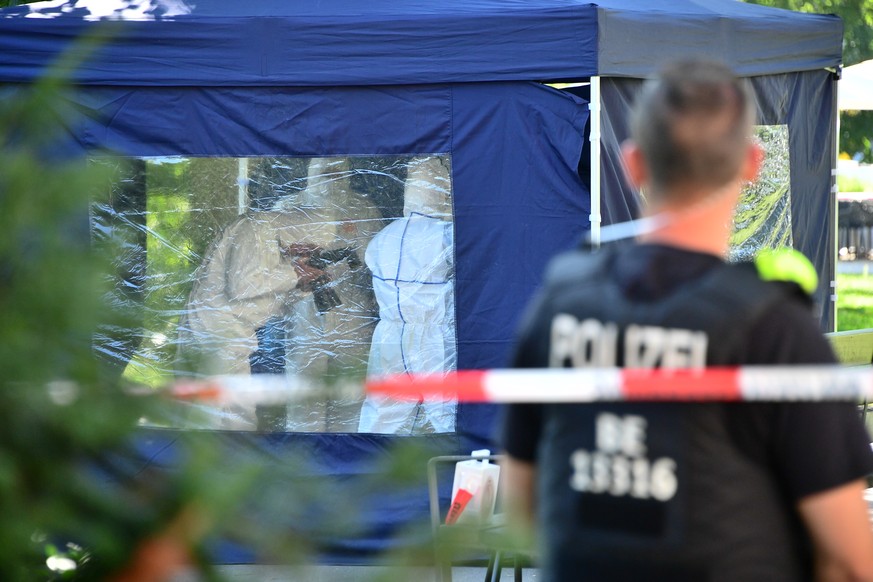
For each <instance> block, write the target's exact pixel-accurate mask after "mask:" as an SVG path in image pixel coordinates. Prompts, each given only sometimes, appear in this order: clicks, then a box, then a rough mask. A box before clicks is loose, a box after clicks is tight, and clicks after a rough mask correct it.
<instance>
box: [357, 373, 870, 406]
mask: <svg viewBox="0 0 873 582" xmlns="http://www.w3.org/2000/svg"><path fill="white" fill-rule="evenodd" d="M367 392H368V393H369V394H381V395H385V396H389V397H391V398H396V399H401V400H408V399H412V400H418V399H422V398H423V399H433V400H447V399H452V398H457V399H458V400H459V401H461V402H598V401H653V400H658V401H707V400H710V401H711V400H718V401H762V400H769V401H773V400H776V401H788V400H798V401H800V400H805V401H819V400H850V401H858V400H862V399H864V398H873V371H871V369H869V368H844V367H839V366H780V367H765V366H759V367H754V366H752V367H736V368H708V369H705V370H664V369H658V370H637V369H633V370H631V369H620V368H596V369H570V368H555V369H532V370H485V371H467V372H457V373H454V374H447V375H445V376H442V375H431V376H406V377H404V376H394V377H391V378H384V379H380V380H378V381H373V382H369V383H368V384H367Z"/></svg>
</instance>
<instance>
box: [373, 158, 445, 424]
mask: <svg viewBox="0 0 873 582" xmlns="http://www.w3.org/2000/svg"><path fill="white" fill-rule="evenodd" d="M450 194H451V178H450V173H449V168H448V161H447V160H446V159H443V158H440V157H437V156H430V157H422V158H416V159H414V160H413V161H412V162H411V164H410V167H409V174H408V177H407V180H406V185H405V190H404V199H403V217H402V218H399V219H397V220H395V221H394V222H392V223H391V224H389V225H388V226H387V227H385V229H383V230H382V231H381V232H380V233H379V234H378V235H376V237H375V238H374V239H373V241H372V242H371V243H370V245H369V246H368V247H367V252H366V254H365V261H366V263H367V266H368V267H369V268H370V270H371V271H372V274H373V289H374V291H375V294H376V299H377V301H378V302H379V323H378V324H377V325H376V331H375V333H374V334H373V343H372V346H371V348H370V358H369V365H368V369H367V374H368V376H380V375H386V374H403V373H409V374H412V373H439V372H447V371H452V370H455V369H456V367H457V345H456V339H455V304H454V236H453V232H454V230H453V225H452V210H451V202H450ZM456 408H457V404H456V402H418V403H416V402H399V401H395V400H391V399H388V398H385V397H379V396H369V397H367V398H366V399H365V401H364V404H363V406H362V408H361V419H360V423H359V425H358V431H359V432H370V433H390V434H415V433H422V432H431V431H432V432H452V431H454V429H455V411H456Z"/></svg>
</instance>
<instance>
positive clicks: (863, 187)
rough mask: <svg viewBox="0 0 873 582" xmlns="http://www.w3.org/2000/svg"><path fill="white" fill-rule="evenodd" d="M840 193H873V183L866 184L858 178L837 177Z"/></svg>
mask: <svg viewBox="0 0 873 582" xmlns="http://www.w3.org/2000/svg"><path fill="white" fill-rule="evenodd" d="M837 186H838V187H839V189H840V192H873V182H865V181H864V180H862V179H861V178H859V177H857V176H842V175H837Z"/></svg>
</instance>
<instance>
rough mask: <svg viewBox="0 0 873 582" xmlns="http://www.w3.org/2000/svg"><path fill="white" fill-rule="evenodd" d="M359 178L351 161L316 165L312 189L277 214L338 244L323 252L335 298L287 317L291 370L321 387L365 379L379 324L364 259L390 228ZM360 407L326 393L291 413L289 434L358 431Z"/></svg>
mask: <svg viewBox="0 0 873 582" xmlns="http://www.w3.org/2000/svg"><path fill="white" fill-rule="evenodd" d="M351 174H352V170H351V169H350V165H349V160H348V159H347V158H313V159H312V160H311V161H310V163H309V170H308V177H307V186H306V189H305V190H303V191H302V192H301V193H300V194H299V195H298V196H296V197H290V196H289V197H286V198H284V199H282V200H280V201H279V202H278V203H277V205H276V207H275V208H276V210H277V211H279V212H280V213H281V212H282V211H283V210H284V209H285V208H292V209H293V212H294V213H295V215H298V214H299V215H302V216H305V218H306V220H307V222H308V224H309V225H317V228H318V231H319V233H320V234H322V235H323V236H326V237H327V238H328V239H330V242H325V243H322V245H321V247H322V258H324V259H326V260H324V261H322V262H321V263H320V264H319V266H320V267H321V268H323V269H324V272H325V273H326V274H327V280H328V282H327V284H326V287H327V292H328V294H327V299H324V298H323V297H324V296H320V295H319V294H318V293H313V294H312V296H311V297H307V298H305V299H303V300H300V301H296V302H293V303H291V304H289V305H288V310H287V322H286V331H287V338H288V339H287V345H288V351H287V371H288V373H289V374H301V375H303V376H305V377H310V378H312V379H313V381H317V382H321V381H323V380H329V381H332V380H337V379H342V378H349V379H353V380H359V379H361V378H363V376H364V374H365V372H366V366H367V353H368V351H369V349H370V341H371V337H372V335H373V328H374V326H375V325H376V313H377V308H376V302H375V298H374V296H373V290H372V282H371V279H370V275H369V272H368V270H367V269H366V267H365V266H364V262H363V254H364V249H366V247H367V244H368V243H369V242H370V240H371V239H372V238H373V236H374V235H375V234H376V233H377V232H379V230H380V229H381V228H382V226H383V222H382V215H381V213H380V212H379V210H378V209H377V208H376V206H375V204H374V203H373V202H372V201H371V200H369V199H368V198H367V197H365V196H363V195H362V194H359V193H357V192H355V191H354V190H352V188H351V186H350V180H349V178H350V176H351ZM311 262H313V263H315V261H311ZM319 299H321V301H319ZM359 407H360V400H359V399H348V398H346V397H341V396H339V395H332V394H328V393H324V395H323V397H321V398H317V399H313V400H311V401H309V402H306V403H302V404H300V405H295V406H292V407H289V410H288V428H289V430H294V431H306V432H309V431H331V432H337V431H340V432H344V431H354V430H355V429H356V425H357V416H358V409H359Z"/></svg>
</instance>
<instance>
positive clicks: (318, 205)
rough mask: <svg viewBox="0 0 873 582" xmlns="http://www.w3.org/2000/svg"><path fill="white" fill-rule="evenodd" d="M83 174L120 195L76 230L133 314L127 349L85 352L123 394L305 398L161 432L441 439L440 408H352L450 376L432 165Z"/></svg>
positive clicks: (398, 162) (452, 342) (439, 196)
mask: <svg viewBox="0 0 873 582" xmlns="http://www.w3.org/2000/svg"><path fill="white" fill-rule="evenodd" d="M95 163H103V164H114V165H116V166H117V167H118V173H119V178H118V180H116V182H115V183H114V184H113V185H112V186H111V189H112V193H111V200H110V202H109V203H107V204H105V205H101V206H100V207H98V208H95V210H94V212H93V221H92V222H93V230H94V232H95V233H96V235H97V237H98V238H99V237H101V236H102V237H109V236H112V237H114V238H116V239H122V240H124V242H125V244H124V247H123V248H128V249H130V252H124V253H122V254H123V256H120V257H119V258H118V265H117V267H118V269H117V271H118V272H117V273H116V280H117V282H118V284H117V285H116V288H117V292H116V294H115V297H114V298H113V299H114V300H117V301H128V302H132V303H135V304H136V305H139V306H141V307H142V308H141V313H142V321H141V322H140V323H141V325H142V327H141V328H140V329H141V332H136V333H134V332H133V331H132V330H130V329H127V330H114V331H112V330H110V331H108V332H106V333H103V334H101V336H100V337H99V338H98V351H99V352H101V353H102V354H104V355H106V356H109V359H114V360H115V361H116V362H120V363H121V367H122V368H123V375H124V377H125V378H126V379H128V380H130V381H133V382H136V383H137V384H140V385H143V384H144V385H149V386H155V387H157V386H164V385H167V384H169V383H172V382H174V381H177V380H179V379H180V378H199V379H203V378H211V377H216V376H225V375H233V376H234V377H235V381H239V378H237V377H240V376H241V377H243V378H245V377H246V376H251V375H259V374H270V375H272V376H270V377H272V378H275V377H278V376H284V377H286V378H293V379H294V380H295V382H298V384H299V383H301V382H302V383H309V384H311V385H312V386H316V387H318V390H316V391H315V392H313V393H312V395H310V396H307V397H306V398H305V399H303V400H300V399H297V400H294V401H293V402H282V401H281V399H279V400H280V401H276V399H275V398H274V399H273V400H272V401H270V402H258V401H257V399H246V398H239V399H236V400H234V399H231V400H230V401H226V402H222V403H221V404H220V405H218V404H216V405H210V404H204V403H198V404H181V403H180V404H179V407H178V410H177V412H176V413H175V414H174V415H172V416H171V418H172V421H171V424H172V425H173V426H175V427H179V428H192V429H224V430H260V431H263V430H268V431H281V432H368V433H390V434H426V433H435V432H452V431H454V423H455V408H456V405H455V403H453V402H433V403H431V402H418V403H416V402H396V401H389V400H382V399H378V398H368V399H364V397H363V394H362V391H361V390H360V387H361V386H362V384H363V381H364V379H365V378H366V377H368V376H380V375H385V374H403V373H440V372H446V371H452V370H454V369H456V366H457V342H456V332H455V302H454V277H455V269H454V224H453V211H452V184H451V159H450V157H449V156H447V155H418V156H408V157H384V156H372V157H365V156H356V157H323V158H296V157H294V158H292V157H270V158H267V157H260V158H183V157H173V158H140V159H120V158H103V159H100V160H95ZM349 386H352V387H357V389H351V390H350V389H349ZM164 422H166V421H164Z"/></svg>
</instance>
